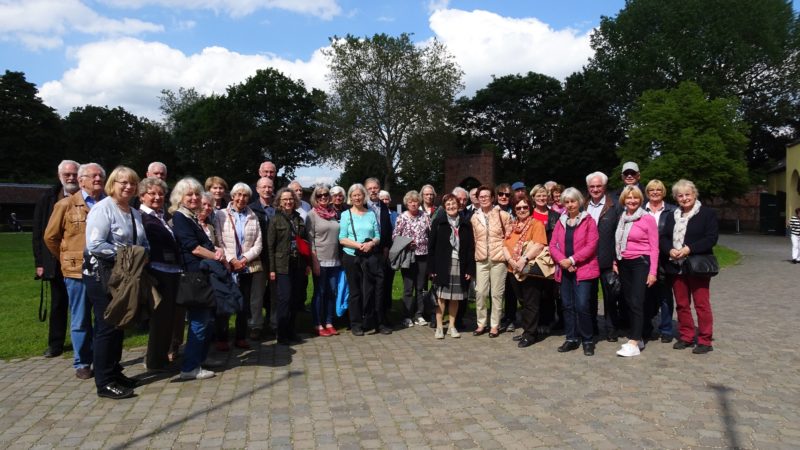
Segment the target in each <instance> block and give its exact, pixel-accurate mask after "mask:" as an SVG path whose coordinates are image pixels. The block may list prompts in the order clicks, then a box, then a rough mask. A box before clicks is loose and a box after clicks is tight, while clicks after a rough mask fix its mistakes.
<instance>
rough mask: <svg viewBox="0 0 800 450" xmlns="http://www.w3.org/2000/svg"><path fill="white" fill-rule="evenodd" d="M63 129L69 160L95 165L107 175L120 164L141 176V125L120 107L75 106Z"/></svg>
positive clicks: (142, 134)
mask: <svg viewBox="0 0 800 450" xmlns="http://www.w3.org/2000/svg"><path fill="white" fill-rule="evenodd" d="M63 126H64V135H65V145H64V147H65V153H66V155H67V156H68V157H69V158H71V159H75V160H77V161H80V162H95V163H98V164H100V165H101V166H103V167H104V168H105V169H106V170H107V171H109V172H110V171H111V169H113V168H114V167H116V166H117V165H119V164H124V165H126V166H130V167H131V168H133V169H135V170H136V171H137V173H141V174H144V173H143V169H144V168H143V167H139V165H141V164H146V162H144V163H143V162H142V161H140V155H141V154H142V152H143V146H142V143H143V136H144V133H145V128H146V126H145V122H144V121H143V120H142V119H140V118H138V117H137V116H135V115H133V114H131V113H129V112H128V111H126V110H125V109H124V108H122V107H119V106H118V107H116V108H113V109H109V108H108V107H107V106H92V105H86V106H83V107H78V108H75V109H73V110H72V111H71V112H70V113H69V114H68V115H67V116H66V117H65V118H64V120H63ZM153 153H156V152H153ZM151 154H152V153H151ZM156 154H157V153H156Z"/></svg>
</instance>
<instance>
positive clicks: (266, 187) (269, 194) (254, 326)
mask: <svg viewBox="0 0 800 450" xmlns="http://www.w3.org/2000/svg"><path fill="white" fill-rule="evenodd" d="M267 163H268V164H272V163H270V162H267ZM267 163H265V164H267ZM262 166H263V164H262ZM273 166H274V164H273ZM274 190H275V184H274V182H273V181H272V178H269V177H267V176H263V177H261V178H259V179H258V181H257V182H256V193H257V194H258V197H257V198H256V200H255V201H254V202H252V203H250V205H248V206H250V209H252V210H253V212H254V213H255V214H256V216H257V217H258V224H259V226H260V227H261V235H262V236H266V235H267V228H268V226H269V221H270V220H271V219H272V217H274V216H275V207H273V206H272V201H273V199H274ZM261 265H262V266H263V267H264V272H265V273H269V253H267V247H266V246H264V247H263V249H262V250H261ZM276 287H277V285H276V283H270V282H267V285H266V286H263V287H261V289H263V291H264V294H263V295H262V297H261V299H262V301H261V302H259V301H257V300H253V298H257V297H254V296H251V297H250V298H251V301H250V319H249V323H248V324H247V325H248V328H250V338H251V339H253V340H258V339H260V338H261V337H262V336H263V334H262V333H263V332H264V330H266V329H267V328H266V327H264V315H263V314H262V309H264V308H266V310H267V314H266V317H268V318H269V325H270V327H271V328H272V329H273V330H275V329H277V326H278V322H277V318H276V316H275V311H276V309H275V301H276V299H277V298H278V297H277V296H278V294H277V292H276ZM255 288H256V286H254V287H253V289H255Z"/></svg>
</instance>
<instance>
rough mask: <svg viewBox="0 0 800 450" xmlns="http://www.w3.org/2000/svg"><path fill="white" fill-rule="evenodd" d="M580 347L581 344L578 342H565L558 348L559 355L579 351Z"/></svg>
mask: <svg viewBox="0 0 800 450" xmlns="http://www.w3.org/2000/svg"><path fill="white" fill-rule="evenodd" d="M580 346H581V344H580V343H578V342H577V341H564V343H563V344H561V347H558V353H566V352H571V351H573V350H577V349H578V347H580Z"/></svg>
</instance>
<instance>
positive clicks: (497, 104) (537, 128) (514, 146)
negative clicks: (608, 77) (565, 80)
mask: <svg viewBox="0 0 800 450" xmlns="http://www.w3.org/2000/svg"><path fill="white" fill-rule="evenodd" d="M561 95H562V89H561V83H560V82H559V81H558V80H556V79H555V78H552V77H549V76H546V75H542V74H538V73H533V72H528V74H527V75H524V76H523V75H506V76H502V77H499V78H494V79H493V80H492V82H491V83H489V84H488V85H487V86H486V87H485V88H483V89H481V90H479V91H478V92H476V93H475V96H474V97H472V98H471V99H460V100H459V102H458V105H459V107H460V111H461V118H460V120H459V127H458V128H459V132H460V133H461V134H464V135H466V136H469V137H471V138H473V139H476V140H478V141H479V142H483V143H491V144H492V147H493V148H494V149H495V154H496V157H497V158H496V159H497V170H496V172H497V178H498V180H504V181H509V180H510V181H517V180H523V181H525V182H526V183H528V184H530V183H535V182H544V181H546V180H545V179H542V178H543V177H546V178H549V177H550V176H549V175H547V174H548V173H549V172H550V167H549V161H548V160H549V158H548V155H550V154H552V153H553V150H554V137H555V132H556V127H557V125H558V122H559V117H560V115H561Z"/></svg>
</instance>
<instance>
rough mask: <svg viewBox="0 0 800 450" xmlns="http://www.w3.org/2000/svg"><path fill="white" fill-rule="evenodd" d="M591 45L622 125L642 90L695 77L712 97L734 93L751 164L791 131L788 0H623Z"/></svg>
mask: <svg viewBox="0 0 800 450" xmlns="http://www.w3.org/2000/svg"><path fill="white" fill-rule="evenodd" d="M592 48H593V49H594V50H595V55H594V57H593V58H592V60H591V62H590V64H589V67H590V68H591V69H594V70H597V71H598V72H600V73H603V74H605V75H606V80H607V83H608V86H609V89H610V90H611V92H612V93H613V95H614V96H615V98H616V99H617V101H616V102H615V103H616V105H615V106H616V109H617V113H618V114H619V115H620V117H621V118H622V120H623V122H622V124H623V126H624V127H626V124H625V114H626V112H627V110H628V109H629V108H630V106H631V105H632V104H633V102H634V101H635V100H636V99H637V98H638V97H639V95H640V94H641V93H642V92H644V91H645V90H647V89H664V88H674V87H676V86H677V85H678V84H679V83H680V82H682V81H694V82H696V83H697V84H698V85H699V86H700V87H701V88H702V89H703V91H705V92H706V93H707V94H708V95H710V96H711V97H712V98H716V97H728V96H735V97H737V98H739V99H741V103H740V111H741V112H742V114H743V115H744V118H745V120H746V121H747V122H749V123H750V124H751V126H752V129H751V131H750V138H751V144H750V149H749V152H748V156H749V158H750V162H751V163H752V164H753V165H754V166H757V165H759V164H761V163H764V162H766V161H768V160H770V159H779V158H781V157H783V150H784V145H785V143H786V142H787V141H788V140H791V139H793V138H794V137H796V136H797V132H798V119H797V117H798V112H800V107H799V105H800V97H798V96H797V92H798V91H800V19H799V18H798V14H797V13H795V12H794V11H793V9H792V2H791V1H789V0H759V1H752V0H676V1H663V0H628V1H627V2H626V5H625V8H624V9H623V10H621V11H620V13H619V14H618V15H617V16H616V17H603V18H602V19H601V23H600V27H599V29H598V30H597V31H596V32H595V33H594V35H593V36H592Z"/></svg>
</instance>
